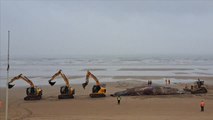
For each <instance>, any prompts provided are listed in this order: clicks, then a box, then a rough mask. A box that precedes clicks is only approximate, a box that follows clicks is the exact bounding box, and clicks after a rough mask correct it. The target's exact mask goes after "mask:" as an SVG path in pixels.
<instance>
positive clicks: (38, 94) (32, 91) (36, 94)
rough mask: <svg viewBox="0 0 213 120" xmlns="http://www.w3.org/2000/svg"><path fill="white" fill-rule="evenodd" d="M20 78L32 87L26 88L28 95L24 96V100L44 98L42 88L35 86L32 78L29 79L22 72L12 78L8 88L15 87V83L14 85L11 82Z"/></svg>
mask: <svg viewBox="0 0 213 120" xmlns="http://www.w3.org/2000/svg"><path fill="white" fill-rule="evenodd" d="M20 79H21V80H24V81H25V82H27V83H28V84H29V85H30V87H28V88H27V89H26V94H27V96H26V97H24V100H40V99H41V98H42V89H41V88H39V87H37V86H35V85H34V84H33V82H32V81H31V80H30V79H28V78H27V77H26V76H24V75H22V74H20V75H18V76H16V77H14V78H12V79H11V80H10V82H8V88H9V89H11V88H12V87H14V85H15V84H14V85H13V84H11V83H12V82H14V81H16V80H20Z"/></svg>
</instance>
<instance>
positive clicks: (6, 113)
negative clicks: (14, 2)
mask: <svg viewBox="0 0 213 120" xmlns="http://www.w3.org/2000/svg"><path fill="white" fill-rule="evenodd" d="M7 52H8V53H7V82H6V110H5V120H8V82H9V69H10V63H9V60H10V31H8V51H7Z"/></svg>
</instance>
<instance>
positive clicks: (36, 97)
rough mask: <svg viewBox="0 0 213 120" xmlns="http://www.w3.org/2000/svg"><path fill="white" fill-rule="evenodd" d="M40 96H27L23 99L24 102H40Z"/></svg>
mask: <svg viewBox="0 0 213 120" xmlns="http://www.w3.org/2000/svg"><path fill="white" fill-rule="evenodd" d="M41 98H42V97H41V95H37V96H36V95H28V96H26V97H25V98H24V100H26V101H30V100H41Z"/></svg>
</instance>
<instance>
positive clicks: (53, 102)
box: [1, 81, 213, 120]
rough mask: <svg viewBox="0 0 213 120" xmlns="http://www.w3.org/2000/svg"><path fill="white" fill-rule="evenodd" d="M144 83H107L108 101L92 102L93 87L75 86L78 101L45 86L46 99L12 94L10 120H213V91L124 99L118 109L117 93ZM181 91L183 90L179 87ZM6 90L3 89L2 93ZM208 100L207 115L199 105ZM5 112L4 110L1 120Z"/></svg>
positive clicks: (21, 92) (15, 90)
mask: <svg viewBox="0 0 213 120" xmlns="http://www.w3.org/2000/svg"><path fill="white" fill-rule="evenodd" d="M140 84H141V83H138V82H136V81H132V82H114V83H107V86H106V87H107V97H105V98H96V99H94V98H90V97H89V96H88V95H89V93H90V92H91V88H92V85H91V84H90V85H89V86H87V88H86V89H85V90H83V89H82V86H81V85H72V87H73V88H75V90H76V95H75V99H67V100H58V99H57V95H58V94H59V88H60V86H58V85H56V86H53V87H51V86H42V87H41V88H42V89H43V99H42V100H40V101H24V100H23V98H24V97H25V88H18V87H14V88H13V89H10V90H9V119H10V120H213V87H212V86H211V85H209V86H208V88H209V92H208V94H204V95H167V96H165V95H161V96H128V97H122V100H121V105H117V103H116V102H117V101H116V98H115V97H111V96H109V95H110V94H111V93H114V92H116V91H120V90H125V89H126V88H130V87H133V86H138V85H140ZM179 87H180V86H179ZM1 90H2V89H1ZM201 100H205V102H206V107H205V112H200V107H199V102H200V101H201ZM2 119H3V112H2V110H1V120H2Z"/></svg>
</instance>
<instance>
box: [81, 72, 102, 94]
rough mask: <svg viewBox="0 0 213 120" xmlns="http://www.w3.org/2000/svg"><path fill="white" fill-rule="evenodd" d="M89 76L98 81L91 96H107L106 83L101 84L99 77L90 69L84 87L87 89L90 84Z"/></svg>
mask: <svg viewBox="0 0 213 120" xmlns="http://www.w3.org/2000/svg"><path fill="white" fill-rule="evenodd" d="M89 78H92V79H93V80H95V82H96V85H94V86H93V87H92V93H91V94H90V95H89V96H90V97H91V98H99V97H105V96H106V95H105V94H106V85H104V84H101V83H100V82H99V80H98V79H97V77H96V76H95V75H93V74H92V73H91V72H90V71H87V74H86V81H85V83H83V84H82V86H83V88H84V89H85V87H86V86H87V85H88V83H89Z"/></svg>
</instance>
